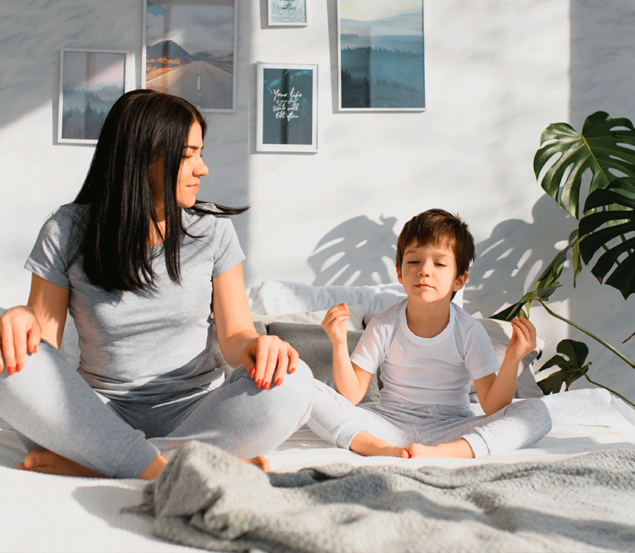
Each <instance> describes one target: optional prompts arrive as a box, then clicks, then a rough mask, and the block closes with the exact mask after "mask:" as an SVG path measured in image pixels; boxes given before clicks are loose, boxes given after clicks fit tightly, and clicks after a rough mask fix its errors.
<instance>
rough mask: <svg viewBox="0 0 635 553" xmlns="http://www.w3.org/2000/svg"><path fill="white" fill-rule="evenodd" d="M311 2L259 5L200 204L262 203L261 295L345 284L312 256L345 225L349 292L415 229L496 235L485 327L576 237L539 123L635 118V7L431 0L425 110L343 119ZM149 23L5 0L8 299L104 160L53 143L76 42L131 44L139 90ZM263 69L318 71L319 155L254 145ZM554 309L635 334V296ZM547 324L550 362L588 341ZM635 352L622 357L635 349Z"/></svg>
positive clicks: (595, 290)
mask: <svg viewBox="0 0 635 553" xmlns="http://www.w3.org/2000/svg"><path fill="white" fill-rule="evenodd" d="M309 8H310V11H309V18H310V22H309V26H308V27H306V28H296V29H293V28H269V27H268V26H267V24H266V20H267V18H266V1H265V0H241V2H240V7H239V14H238V15H239V20H238V29H239V41H238V55H237V59H238V74H237V78H238V106H237V108H238V109H237V113H235V114H214V115H210V116H209V117H208V121H209V127H210V128H209V132H208V136H207V140H206V161H207V162H208V164H209V166H210V175H209V176H208V177H207V178H206V179H205V181H204V183H203V186H202V187H201V194H200V197H201V198H202V199H210V200H215V201H218V202H219V203H226V204H234V205H235V204H241V203H246V202H248V203H250V204H251V205H252V206H253V207H252V209H251V210H250V211H249V212H248V213H247V214H245V215H243V216H241V217H240V218H238V219H237V220H236V226H237V228H238V231H239V236H240V238H241V242H242V244H243V247H244V249H245V251H246V253H247V257H248V260H247V262H246V264H245V269H246V277H247V281H248V284H257V283H259V282H261V281H263V280H271V279H280V280H295V281H300V282H305V283H314V282H315V283H324V282H327V281H328V280H329V278H328V275H325V274H320V275H318V274H317V273H316V271H315V270H314V268H313V267H312V266H311V265H309V260H310V259H313V260H317V265H318V267H319V266H321V265H322V262H323V261H324V259H321V258H320V256H316V257H313V258H312V256H313V254H314V250H315V249H316V246H317V245H318V243H319V242H320V240H321V239H322V238H323V237H327V235H329V233H331V232H332V234H331V235H330V236H329V238H328V239H329V240H330V238H333V237H335V236H341V237H343V238H344V237H345V238H346V240H345V241H344V242H342V243H341V244H339V245H335V246H333V245H332V250H329V249H327V250H326V252H322V254H323V255H325V257H328V256H329V255H331V253H336V252H337V251H344V252H346V254H345V256H344V257H343V258H342V260H340V261H338V262H336V263H335V264H334V265H333V266H332V267H334V268H336V269H343V270H345V264H346V263H347V262H348V263H350V265H351V266H350V267H349V270H348V272H344V273H343V274H342V275H341V276H340V278H339V279H335V282H336V283H338V284H343V283H345V281H349V282H352V283H355V284H359V283H363V282H369V281H373V280H375V281H378V280H381V281H386V279H388V278H394V277H393V274H394V269H393V267H392V266H391V265H390V261H389V260H388V259H387V258H386V257H385V256H389V257H390V256H392V251H393V250H392V243H393V242H394V240H395V238H396V234H398V232H399V230H400V229H401V227H402V225H403V224H404V223H405V222H406V221H407V220H408V219H409V218H410V217H411V216H413V215H415V214H416V213H418V212H420V211H422V210H424V209H427V208H430V207H443V208H446V209H449V210H451V211H455V212H458V213H459V214H460V215H461V216H462V217H464V218H465V219H466V220H467V221H468V222H469V224H470V226H471V228H472V231H473V234H474V236H475V238H476V241H477V243H478V251H479V254H480V256H479V260H478V261H477V263H476V265H475V267H474V268H473V271H472V275H471V278H470V282H469V285H468V289H467V291H466V294H465V299H466V308H467V309H468V310H469V311H471V312H474V313H481V314H483V315H485V316H487V315H491V314H492V313H493V312H495V311H496V310H498V308H500V307H501V306H502V305H503V304H504V303H505V302H511V301H514V300H515V299H517V298H518V297H519V296H520V295H521V294H522V292H523V291H524V290H526V288H527V286H529V285H530V283H531V281H532V278H533V277H535V276H536V275H537V274H538V272H539V270H540V267H541V266H544V263H545V262H548V261H550V260H551V258H552V257H553V255H554V254H555V252H556V249H555V243H556V242H557V241H559V240H561V239H563V238H565V237H566V236H568V234H569V231H570V229H572V228H573V224H572V222H571V221H570V220H567V218H566V217H565V215H564V212H562V211H561V210H560V209H559V208H558V207H557V206H556V205H555V203H554V202H553V201H552V200H550V199H549V198H547V197H546V196H545V195H544V194H543V193H542V190H541V189H540V187H539V186H538V185H537V184H536V182H535V178H534V176H533V169H532V159H533V155H534V153H535V151H536V149H537V148H538V146H539V139H540V133H541V131H542V130H543V129H544V128H545V127H546V126H547V125H548V124H549V123H552V122H556V121H569V122H571V123H572V124H574V125H575V126H576V128H577V129H580V128H581V124H582V122H583V120H584V118H585V117H586V116H587V115H589V114H591V113H592V112H594V111H596V110H598V109H603V110H605V111H608V112H609V113H610V114H611V115H612V116H614V117H617V116H622V117H628V118H630V119H634V118H635V95H633V93H632V91H633V90H634V89H635V86H634V85H635V67H634V65H635V63H634V56H635V54H634V53H633V48H632V37H633V36H635V17H634V15H635V13H634V11H635V8H633V4H632V2H631V1H630V0H607V1H605V2H602V3H598V2H592V0H570V1H569V0H517V1H515V2H509V1H504V0H481V1H479V2H464V1H459V0H443V1H440V0H426V3H425V45H426V54H425V55H426V103H427V110H426V111H425V112H423V113H367V114H358V113H352V114H351V113H338V111H337V108H336V106H337V100H336V98H337V96H336V83H337V40H336V28H337V27H336V23H337V8H336V1H335V0H327V1H326V2H318V1H316V0H309ZM141 26H142V1H141V0H84V1H78V0H58V1H47V0H0V51H1V52H2V57H1V58H0V100H1V103H0V105H2V106H3V109H2V110H1V111H0V223H1V227H0V228H1V229H2V232H1V233H0V305H2V306H8V305H11V304H14V303H16V302H22V301H24V300H25V299H26V296H27V294H28V285H29V275H28V273H27V272H26V271H25V270H23V269H22V265H23V263H24V260H25V258H26V256H27V255H28V252H29V250H30V248H31V245H32V243H33V241H34V240H35V237H36V235H37V232H38V229H39V227H40V225H41V223H42V222H43V220H44V219H45V218H46V216H47V214H48V213H49V212H50V211H52V210H53V209H54V208H55V207H56V206H58V205H59V204H61V203H64V202H68V201H71V200H72V198H73V197H74V196H75V194H76V193H77V191H78V189H79V187H80V185H81V182H82V179H83V176H84V174H85V172H86V169H87V167H88V164H89V162H90V158H91V155H92V148H91V147H80V146H69V145H57V144H55V140H54V133H55V124H54V122H55V121H56V117H57V105H56V104H57V94H58V86H59V50H60V48H65V47H75V48H81V47H86V48H109V49H128V50H130V51H132V52H134V53H135V55H136V64H137V83H140V69H141V68H140V57H141V56H140V54H141ZM257 61H269V62H287V63H317V64H319V71H320V74H319V126H318V131H319V139H318V140H319V152H318V153H317V154H315V155H288V154H287V155H284V154H257V153H255V143H254V134H255V127H256V118H255V117H256V109H255V105H256V94H255V93H256V91H255V76H256V71H255V63H256V62H257ZM363 239H368V240H369V241H368V243H367V244H366V246H365V247H364V246H363V247H359V248H356V246H357V245H358V244H359V243H360V242H361V241H362V240H363ZM382 256H384V259H383V260H382ZM357 270H359V273H356V272H355V271H357ZM373 273H374V274H373ZM330 280H333V279H332V278H331V279H330ZM563 280H566V281H567V282H570V278H569V277H563ZM554 299H555V300H556V302H555V303H554V306H555V307H556V308H557V309H558V311H559V312H561V313H562V314H563V315H565V316H571V317H572V318H574V319H575V320H576V321H577V322H579V323H581V324H582V325H583V326H587V327H588V328H590V329H592V330H595V331H597V332H598V333H599V334H601V335H602V336H603V337H605V338H607V339H608V340H609V341H610V342H612V343H614V344H615V345H619V343H620V342H621V340H623V339H624V338H626V337H627V336H628V335H630V334H631V333H632V332H633V331H634V330H635V328H633V327H635V325H634V324H633V317H632V316H631V315H630V314H631V312H632V310H633V306H634V302H635V300H634V299H630V300H629V301H628V302H625V301H624V300H622V299H621V296H619V293H618V292H617V291H614V290H612V289H610V288H607V287H602V286H600V285H599V284H597V283H596V282H595V281H594V280H593V278H592V277H590V275H589V274H588V272H587V274H586V275H585V276H583V277H582V278H581V279H580V282H579V283H578V288H577V289H576V290H574V289H573V287H572V286H571V285H568V286H566V287H564V288H563V289H561V290H559V291H558V293H557V294H556V296H555V298H554ZM534 313H535V315H534ZM532 317H534V319H535V322H536V324H537V326H538V327H539V332H540V334H541V335H543V336H544V337H545V338H546V339H547V341H548V342H549V344H550V351H549V352H548V354H547V355H548V356H550V355H551V354H552V353H553V349H554V347H555V344H556V343H557V342H558V341H559V340H560V339H562V338H564V337H567V336H569V335H570V336H572V337H579V335H578V334H574V333H570V332H569V330H568V328H566V327H564V326H562V325H561V324H560V323H556V322H554V321H553V320H552V319H550V318H548V317H545V316H544V315H542V314H541V313H540V308H539V307H537V308H536V309H535V310H534V311H532ZM585 341H586V340H585ZM634 342H635V339H634V340H633V341H632V342H629V343H628V344H625V345H623V346H620V348H621V350H622V351H624V352H625V353H626V354H627V355H629V356H630V357H635V343H634ZM591 357H592V359H593V361H594V365H593V367H592V374H593V375H594V377H595V378H596V379H597V380H599V381H601V382H604V383H606V384H608V385H612V386H615V387H619V388H620V389H621V390H626V392H627V393H628V394H630V397H632V398H635V373H633V371H632V369H630V368H628V367H626V366H625V365H624V364H623V363H622V362H620V361H619V360H615V361H614V360H613V359H612V358H611V355H610V354H605V353H603V352H601V351H600V350H596V349H594V350H593V351H592V354H591ZM546 358H548V357H545V359H546Z"/></svg>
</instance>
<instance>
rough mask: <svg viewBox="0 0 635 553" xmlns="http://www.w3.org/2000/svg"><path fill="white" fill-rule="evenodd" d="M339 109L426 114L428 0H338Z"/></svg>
mask: <svg viewBox="0 0 635 553" xmlns="http://www.w3.org/2000/svg"><path fill="white" fill-rule="evenodd" d="M337 16H338V61H339V109H340V110H341V111H424V110H425V78H424V73H425V72H424V69H425V65H424V55H423V54H424V48H423V0H400V1H399V2H386V1H385V0H338V3H337Z"/></svg>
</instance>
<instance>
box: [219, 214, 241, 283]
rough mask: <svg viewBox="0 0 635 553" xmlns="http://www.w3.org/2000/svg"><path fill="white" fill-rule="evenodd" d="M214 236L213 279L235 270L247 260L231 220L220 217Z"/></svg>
mask: <svg viewBox="0 0 635 553" xmlns="http://www.w3.org/2000/svg"><path fill="white" fill-rule="evenodd" d="M214 234H215V242H216V247H215V255H214V273H213V275H212V278H213V277H217V276H218V275H222V274H223V273H225V272H227V271H229V270H230V269H233V268H234V267H235V266H236V265H238V264H239V263H241V262H242V261H243V260H244V259H245V254H244V253H243V250H242V249H241V247H240V244H239V242H238V235H237V234H236V230H235V229H234V225H233V224H232V222H231V221H230V220H229V219H227V218H225V217H218V218H217V219H216V229H215V233H214Z"/></svg>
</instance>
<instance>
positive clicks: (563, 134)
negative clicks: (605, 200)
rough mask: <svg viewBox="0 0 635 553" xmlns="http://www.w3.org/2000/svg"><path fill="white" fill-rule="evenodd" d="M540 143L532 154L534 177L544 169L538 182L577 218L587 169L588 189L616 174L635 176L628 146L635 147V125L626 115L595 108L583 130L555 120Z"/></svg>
mask: <svg viewBox="0 0 635 553" xmlns="http://www.w3.org/2000/svg"><path fill="white" fill-rule="evenodd" d="M540 143H541V147H540V149H539V150H538V151H537V152H536V155H535V157H534V173H535V174H536V178H539V177H540V174H541V172H543V170H545V169H546V171H545V172H544V175H543V177H542V180H541V182H540V185H541V186H542V188H543V189H544V190H545V192H546V193H547V194H549V195H550V196H551V197H552V198H553V199H554V200H556V201H557V202H558V203H559V204H560V206H561V207H562V208H563V209H564V210H565V211H567V212H569V213H571V215H573V216H574V217H575V218H576V219H579V218H580V217H579V212H580V208H581V207H582V206H581V198H580V189H581V187H582V177H583V175H584V174H585V173H586V172H587V171H590V172H591V184H590V188H589V192H593V191H594V190H598V189H602V188H606V187H607V186H608V185H609V183H610V182H611V181H612V180H613V179H615V178H616V177H618V176H623V175H626V176H631V177H635V152H634V151H633V149H631V148H629V147H628V145H630V146H633V147H635V128H634V127H633V123H631V122H630V121H629V120H628V119H625V118H620V119H611V117H610V116H609V114H608V113H605V112H603V111H598V112H597V113H594V114H593V115H590V116H589V117H587V119H586V121H585V122H584V126H583V128H582V134H578V133H577V132H576V131H575V130H574V129H573V127H572V126H571V125H568V124H567V123H555V124H553V125H549V127H547V128H546V129H545V130H544V131H543V133H542V135H541V137H540ZM554 157H556V158H557V159H556V160H555V161H553V158H554ZM550 164H551V165H550Z"/></svg>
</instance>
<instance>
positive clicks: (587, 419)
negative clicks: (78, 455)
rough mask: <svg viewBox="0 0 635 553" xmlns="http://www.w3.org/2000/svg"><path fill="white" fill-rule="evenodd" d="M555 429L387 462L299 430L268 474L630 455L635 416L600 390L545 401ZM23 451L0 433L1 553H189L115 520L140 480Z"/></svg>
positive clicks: (138, 523)
mask: <svg viewBox="0 0 635 553" xmlns="http://www.w3.org/2000/svg"><path fill="white" fill-rule="evenodd" d="M546 401H547V404H548V405H549V407H550V410H551V412H552V416H553V418H554V427H553V429H552V431H551V432H550V433H549V435H548V436H547V437H545V438H544V439H543V440H541V441H540V442H539V443H538V444H536V445H535V446H533V447H531V448H528V449H525V450H521V451H516V452H512V453H508V454H505V455H496V456H491V457H488V458H485V459H478V460H474V459H468V460H465V459H393V458H388V457H373V458H368V457H361V456H359V455H356V454H354V453H351V452H350V451H346V450H342V449H338V448H335V447H334V446H331V445H330V444H327V443H325V442H324V441H322V440H321V439H320V438H318V437H317V436H316V435H315V434H313V433H312V432H311V431H310V430H308V429H306V428H302V429H300V430H299V431H298V432H296V433H295V434H294V435H293V436H292V437H291V438H290V439H289V440H287V441H286V442H285V443H284V444H282V445H281V446H280V447H279V448H278V449H277V450H276V451H274V452H272V453H271V454H269V455H268V457H269V460H270V462H271V467H272V470H274V471H280V472H284V471H295V470H299V469H301V468H305V467H309V466H322V465H326V464H330V463H348V464H351V465H356V466H359V465H382V464H395V465H401V466H406V467H409V468H418V467H421V466H425V465H435V466H443V467H449V468H453V467H460V466H470V465H474V464H477V463H520V462H525V461H552V460H557V459H562V458H566V457H571V456H575V455H581V454H583V453H587V452H590V451H598V450H603V449H633V450H635V411H633V410H632V409H630V408H629V407H628V406H626V404H624V403H623V402H621V401H620V400H617V399H615V398H611V396H610V395H609V394H608V393H607V392H604V391H603V390H580V391H578V392H575V393H569V394H564V395H563V394H559V395H557V396H551V397H549V398H546ZM23 455H24V449H23V447H22V445H21V443H20V442H19V440H18V439H17V437H16V436H15V434H14V432H13V431H12V430H11V429H10V428H9V427H7V426H6V425H4V426H0V497H1V498H2V500H1V501H0V521H1V528H2V529H1V530H0V551H3V552H30V551H38V552H40V551H60V552H62V551H63V552H75V551H77V552H93V551H94V552H98V551H113V552H126V551H139V552H145V551H148V552H150V551H152V552H177V551H188V550H189V551H193V549H191V548H188V547H183V546H179V545H175V544H172V543H168V542H164V541H161V540H158V539H156V538H154V537H152V536H151V535H150V530H149V528H150V520H149V519H148V518H146V517H143V516H139V515H133V514H127V513H126V514H122V513H121V512H120V511H121V508H123V507H127V506H131V505H137V504H139V503H140V502H141V495H142V490H143V487H144V485H145V484H144V482H142V481H140V480H108V479H85V478H68V477H60V476H50V475H43V474H36V473H27V472H23V471H18V470H16V469H15V468H12V467H15V466H16V464H17V463H18V462H19V461H20V460H21V459H22V457H23Z"/></svg>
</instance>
